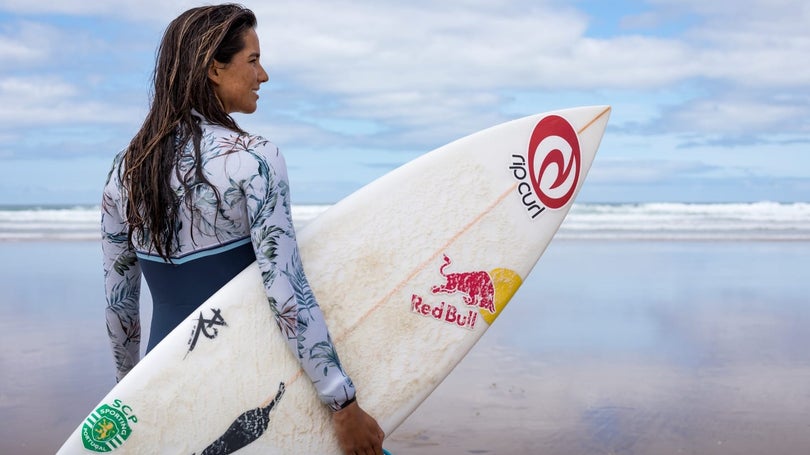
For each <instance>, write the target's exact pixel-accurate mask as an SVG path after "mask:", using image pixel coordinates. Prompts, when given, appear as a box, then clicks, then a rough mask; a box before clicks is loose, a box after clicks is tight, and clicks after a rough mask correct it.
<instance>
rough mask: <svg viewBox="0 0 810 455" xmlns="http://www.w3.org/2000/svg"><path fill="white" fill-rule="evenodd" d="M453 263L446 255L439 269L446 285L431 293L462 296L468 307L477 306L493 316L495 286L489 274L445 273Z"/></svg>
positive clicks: (437, 287) (435, 288)
mask: <svg viewBox="0 0 810 455" xmlns="http://www.w3.org/2000/svg"><path fill="white" fill-rule="evenodd" d="M451 263H452V261H450V258H449V257H447V255H446V254H445V255H444V264H443V265H442V266H441V268H439V273H441V274H442V276H444V278H445V280H446V282H445V283H444V284H441V285H438V286H433V289H431V292H433V293H434V294H455V293H458V294H461V296H462V298H463V299H464V303H466V304H467V306H475V307H478V308H483V309H485V310H487V311H489V312H490V313H492V314H495V301H494V300H493V299H494V297H495V285H494V284H493V283H492V277H490V276H489V273H487V272H462V273H450V274H447V273H445V272H444V269H445V268H447V266H449V265H450V264H451Z"/></svg>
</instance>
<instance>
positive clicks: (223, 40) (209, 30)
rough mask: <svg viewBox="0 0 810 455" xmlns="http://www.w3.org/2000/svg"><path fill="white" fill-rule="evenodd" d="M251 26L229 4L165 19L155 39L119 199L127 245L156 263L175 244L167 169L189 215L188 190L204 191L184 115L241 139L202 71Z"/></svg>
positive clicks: (197, 132) (193, 125)
mask: <svg viewBox="0 0 810 455" xmlns="http://www.w3.org/2000/svg"><path fill="white" fill-rule="evenodd" d="M255 27H256V16H255V15H254V14H253V12H252V11H250V10H249V9H247V8H245V7H243V6H241V5H236V4H225V5H216V6H204V7H199V8H193V9H190V10H188V11H186V12H184V13H183V14H181V15H180V16H178V17H177V18H176V19H175V20H173V21H172V22H171V23H170V24H169V26H168V27H167V28H166V31H165V33H164V35H163V39H162V41H161V43H160V48H159V49H158V55H157V61H156V64H155V71H154V73H153V75H152V79H153V82H154V93H153V94H152V101H151V106H150V109H149V113H148V114H147V115H146V119H145V120H144V122H143V125H142V126H141V128H140V130H139V131H138V133H137V134H136V135H135V137H134V138H133V139H132V141H131V142H130V144H129V147H128V148H127V150H126V152H125V154H124V163H123V175H122V182H123V186H124V188H125V194H126V197H127V204H126V218H127V223H128V224H129V234H128V241H129V242H130V244H132V239H133V236H135V238H136V239H138V241H139V243H140V244H141V245H147V246H149V247H150V248H153V249H154V250H155V251H156V252H157V253H158V254H159V255H160V256H161V257H163V258H164V259H166V260H169V255H170V254H171V252H172V250H173V249H174V247H175V246H176V244H177V241H178V239H177V235H176V229H175V227H176V226H177V225H178V223H179V220H178V207H179V204H180V203H181V201H179V200H178V197H177V195H176V194H175V192H174V190H173V189H172V187H171V177H172V169H175V173H176V176H177V178H178V180H179V181H180V183H181V184H182V185H183V188H184V190H185V191H184V193H185V194H186V195H187V197H186V198H185V203H186V204H187V206H188V207H189V209H191V213H192V214H193V213H194V208H193V206H192V201H191V199H190V194H191V193H192V192H191V191H190V189H191V188H190V186H191V184H192V183H193V184H203V185H207V186H209V187H211V188H212V189H213V190H214V194H215V195H216V198H217V209H219V205H220V202H221V201H220V196H219V193H218V192H217V190H216V188H214V187H213V186H212V185H211V184H210V182H209V181H208V179H207V178H206V177H205V175H204V173H203V171H202V160H201V159H200V141H201V137H202V129H201V128H200V125H199V124H198V120H197V119H196V118H195V116H194V115H192V109H194V110H196V111H197V112H199V113H200V114H201V115H202V116H203V117H205V119H206V120H207V121H209V122H211V123H214V124H218V125H222V126H224V127H226V128H229V129H231V130H233V131H237V132H240V133H243V131H242V130H241V129H240V128H239V126H238V125H237V124H236V121H235V120H234V119H233V118H232V117H231V116H230V115H229V114H228V113H227V112H225V110H224V108H223V106H222V104H221V103H220V102H219V100H218V99H217V97H216V95H215V94H214V88H213V85H212V83H211V81H210V80H209V78H208V69H209V67H210V66H211V64H212V63H213V62H214V60H216V61H217V62H219V63H230V61H231V59H232V58H233V56H234V54H236V53H237V52H239V51H241V50H242V49H243V48H244V46H245V41H244V34H245V32H246V31H247V30H249V29H251V28H255ZM189 141H191V143H192V144H193V148H194V154H195V166H194V168H193V169H192V171H191V172H189V173H188V175H180V171H179V167H178V166H176V165H177V161H178V157H179V152H180V151H181V150H183V149H184V148H185V147H186V146H187V145H188V143H189Z"/></svg>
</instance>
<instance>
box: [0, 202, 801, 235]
mask: <svg viewBox="0 0 810 455" xmlns="http://www.w3.org/2000/svg"><path fill="white" fill-rule="evenodd" d="M332 206H334V204H333V203H322V204H293V207H292V210H293V221H294V223H295V226H296V228H297V229H301V228H303V227H304V226H305V225H306V224H307V223H309V222H310V221H312V220H313V219H315V218H316V217H317V216H319V215H320V214H321V213H323V212H325V211H326V210H328V209H329V208H330V207H332ZM100 216H101V215H100V208H99V205H98V204H0V243H2V242H8V241H37V240H56V241H70V240H97V239H99V238H100V234H99V228H98V226H99V222H100ZM557 238H559V239H578V240H589V239H590V240H711V241H715V240H718V241H722V240H734V241H745V240H750V241H771V240H775V241H810V203H808V202H775V201H764V200H763V201H753V202H713V203H705V202H700V203H697V202H635V203H626V202H608V203H592V202H586V203H575V204H574V205H573V206H572V208H571V211H570V213H569V214H568V216H567V217H566V219H565V220H564V221H563V224H562V226H561V227H560V230H559V233H558V234H557Z"/></svg>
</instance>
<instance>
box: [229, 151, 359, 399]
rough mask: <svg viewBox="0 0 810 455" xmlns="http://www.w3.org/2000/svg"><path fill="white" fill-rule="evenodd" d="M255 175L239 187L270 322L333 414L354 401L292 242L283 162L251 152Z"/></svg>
mask: <svg viewBox="0 0 810 455" xmlns="http://www.w3.org/2000/svg"><path fill="white" fill-rule="evenodd" d="M254 156H256V157H257V160H258V166H257V171H256V174H255V175H254V176H252V178H251V179H249V180H247V181H245V182H244V186H243V191H244V192H245V197H246V200H247V201H248V202H247V210H248V220H249V223H250V226H251V228H250V232H251V240H252V242H253V247H254V250H255V252H256V259H257V262H258V265H259V268H260V269H261V272H262V278H263V280H264V287H265V289H266V291H267V296H268V299H269V301H270V307H271V309H272V311H273V313H274V315H275V319H276V323H277V324H278V326H279V328H280V329H281V332H282V334H283V336H284V337H285V339H286V341H287V344H288V346H289V348H290V350H291V351H292V352H293V354H294V355H295V356H296V358H298V360H299V361H300V362H301V366H302V368H303V369H304V371H305V372H306V374H307V375H308V376H309V378H310V380H311V381H312V383H313V384H314V386H315V388H316V389H317V390H318V395H319V397H320V399H321V401H322V402H323V403H324V404H326V405H328V406H329V407H330V408H332V409H333V410H339V409H341V408H342V407H344V406H345V405H346V404H348V403H350V402H351V401H352V400H353V399H354V395H355V390H354V385H353V384H352V381H351V379H350V378H349V376H348V375H347V374H346V373H345V372H344V370H343V367H342V366H341V363H340V359H339V358H338V354H337V351H336V350H335V346H334V344H333V343H332V340H331V337H330V336H329V331H328V329H327V327H326V321H325V320H324V317H323V313H322V312H321V309H320V307H319V306H318V302H317V300H316V299H315V295H314V294H313V292H312V289H311V288H310V286H309V282H308V281H307V278H306V276H305V274H304V269H303V267H302V264H301V258H300V256H299V253H298V245H297V242H296V239H295V231H294V229H293V223H292V217H291V215H290V202H289V191H288V180H287V175H286V172H287V171H286V165H285V163H284V158H283V157H282V156H281V154H280V153H279V151H278V149H277V148H276V147H275V146H273V145H272V144H270V143H266V144H265V145H262V146H260V147H257V148H256V149H255V155H254Z"/></svg>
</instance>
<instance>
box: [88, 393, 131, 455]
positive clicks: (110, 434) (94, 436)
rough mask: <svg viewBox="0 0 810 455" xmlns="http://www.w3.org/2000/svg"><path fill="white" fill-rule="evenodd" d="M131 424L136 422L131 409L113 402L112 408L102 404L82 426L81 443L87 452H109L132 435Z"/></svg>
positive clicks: (116, 401) (118, 401) (118, 402)
mask: <svg viewBox="0 0 810 455" xmlns="http://www.w3.org/2000/svg"><path fill="white" fill-rule="evenodd" d="M130 422H131V423H136V422H138V418H137V417H135V416H134V415H132V408H131V407H129V406H127V405H125V404H122V403H121V400H115V401H113V404H112V406H111V405H108V404H102V405H101V406H99V407H98V408H96V410H95V411H93V412H92V413H91V414H90V416H89V417H87V420H86V421H85V423H84V425H83V426H82V442H83V443H84V447H85V448H86V449H87V450H92V451H93V452H111V451H113V450H115V449H117V448H118V447H120V446H121V444H123V443H124V441H126V440H127V438H128V437H129V435H130V434H132V427H130V425H129V424H130Z"/></svg>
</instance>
